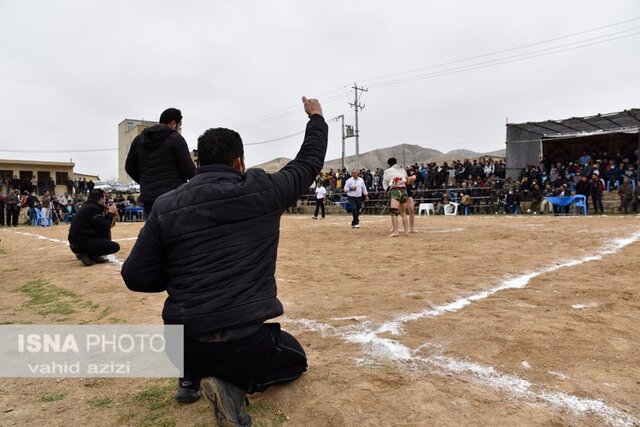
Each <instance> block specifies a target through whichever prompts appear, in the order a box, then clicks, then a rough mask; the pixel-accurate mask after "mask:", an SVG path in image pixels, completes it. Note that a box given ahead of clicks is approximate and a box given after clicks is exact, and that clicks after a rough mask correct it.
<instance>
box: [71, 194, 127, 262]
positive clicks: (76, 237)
mask: <svg viewBox="0 0 640 427" xmlns="http://www.w3.org/2000/svg"><path fill="white" fill-rule="evenodd" d="M104 203H105V194H104V191H103V190H100V189H99V188H96V189H93V190H91V192H90V193H89V197H88V199H87V201H86V202H85V203H84V204H83V205H82V207H81V208H80V210H79V211H78V213H77V214H76V215H74V217H73V219H72V220H71V227H69V237H68V239H69V247H70V248H71V251H72V252H73V253H74V254H76V257H77V258H78V259H79V260H80V262H82V263H83V264H84V265H93V264H95V263H103V262H107V259H106V258H104V257H103V255H109V254H115V253H116V252H118V251H119V250H120V245H119V244H117V243H116V242H112V241H111V227H113V225H115V222H114V217H115V216H116V214H117V212H118V211H117V208H116V205H115V204H112V205H111V206H109V207H108V208H107V210H106V212H105V205H104Z"/></svg>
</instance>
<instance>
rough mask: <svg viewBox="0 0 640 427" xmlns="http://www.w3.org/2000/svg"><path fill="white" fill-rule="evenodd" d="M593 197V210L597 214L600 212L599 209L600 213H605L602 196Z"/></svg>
mask: <svg viewBox="0 0 640 427" xmlns="http://www.w3.org/2000/svg"><path fill="white" fill-rule="evenodd" d="M592 199H593V210H594V211H595V214H596V215H597V214H598V209H600V214H604V206H603V204H602V196H592Z"/></svg>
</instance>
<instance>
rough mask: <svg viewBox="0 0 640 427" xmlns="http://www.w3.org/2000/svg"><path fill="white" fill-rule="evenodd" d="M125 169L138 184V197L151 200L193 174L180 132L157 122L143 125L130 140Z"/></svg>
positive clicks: (193, 170)
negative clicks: (140, 131)
mask: <svg viewBox="0 0 640 427" xmlns="http://www.w3.org/2000/svg"><path fill="white" fill-rule="evenodd" d="M125 170H126V171H127V173H128V174H129V176H130V177H131V178H133V179H134V180H135V181H136V182H137V183H139V184H140V193H141V195H142V200H144V201H145V202H153V201H155V200H156V199H157V198H158V196H160V195H162V194H164V193H166V192H167V191H171V190H173V189H175V188H177V187H178V186H179V185H181V184H184V183H185V182H187V180H188V179H191V178H193V176H194V175H195V171H196V167H195V165H194V164H193V161H192V160H191V156H190V155H189V147H188V146H187V142H186V141H185V140H184V138H183V137H182V135H180V134H179V133H178V132H176V131H175V130H174V129H172V128H170V127H169V126H167V125H162V124H160V125H155V126H151V127H150V128H147V129H145V130H144V131H142V133H141V134H140V135H138V136H137V137H136V138H135V139H134V140H133V142H132V143H131V149H130V150H129V154H128V155H127V161H126V163H125Z"/></svg>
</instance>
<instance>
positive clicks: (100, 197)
mask: <svg viewBox="0 0 640 427" xmlns="http://www.w3.org/2000/svg"><path fill="white" fill-rule="evenodd" d="M88 200H91V201H92V202H96V203H97V204H99V205H104V190H101V189H99V188H94V189H93V190H91V191H90V192H89V197H88Z"/></svg>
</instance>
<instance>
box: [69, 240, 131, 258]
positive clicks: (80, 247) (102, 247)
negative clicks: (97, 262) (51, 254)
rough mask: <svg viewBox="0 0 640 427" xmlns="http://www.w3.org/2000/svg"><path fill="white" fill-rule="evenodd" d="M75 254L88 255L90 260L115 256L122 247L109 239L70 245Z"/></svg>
mask: <svg viewBox="0 0 640 427" xmlns="http://www.w3.org/2000/svg"><path fill="white" fill-rule="evenodd" d="M69 246H70V248H71V250H72V251H73V253H74V254H86V255H88V256H89V258H92V257H98V256H102V255H109V254H115V253H116V252H118V251H119V250H120V245H119V244H117V243H116V242H112V241H111V240H109V239H91V240H85V241H84V242H80V243H75V244H73V245H69Z"/></svg>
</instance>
